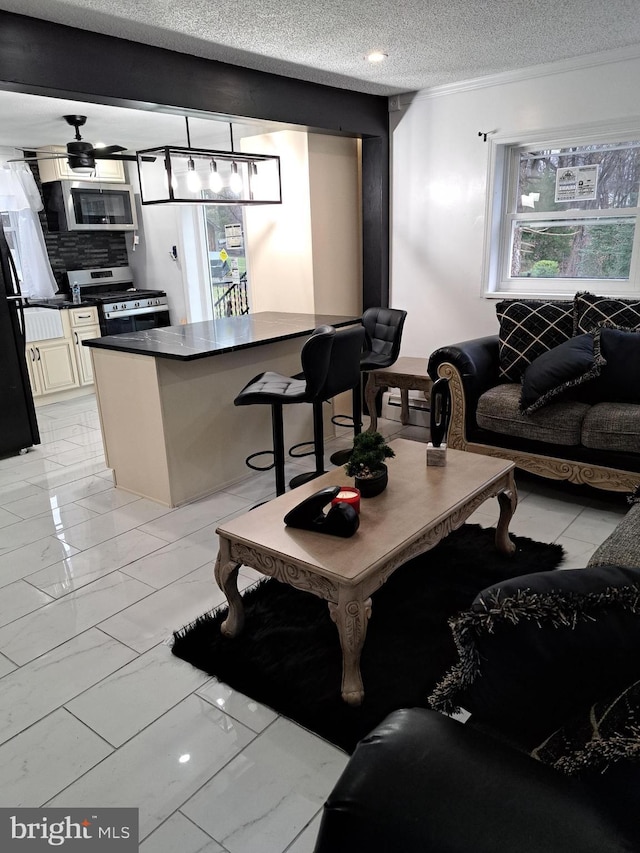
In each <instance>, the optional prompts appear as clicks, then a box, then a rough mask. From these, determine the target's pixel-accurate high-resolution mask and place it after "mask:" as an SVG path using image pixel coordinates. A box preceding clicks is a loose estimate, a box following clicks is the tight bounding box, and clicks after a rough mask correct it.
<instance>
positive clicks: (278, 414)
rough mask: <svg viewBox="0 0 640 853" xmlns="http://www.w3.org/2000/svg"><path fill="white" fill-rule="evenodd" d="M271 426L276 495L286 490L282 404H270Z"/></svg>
mask: <svg viewBox="0 0 640 853" xmlns="http://www.w3.org/2000/svg"><path fill="white" fill-rule="evenodd" d="M271 426H272V431H273V463H274V466H275V469H276V495H283V494H284V493H285V491H286V486H285V481H284V424H283V419H282V406H281V405H280V404H279V403H272V405H271Z"/></svg>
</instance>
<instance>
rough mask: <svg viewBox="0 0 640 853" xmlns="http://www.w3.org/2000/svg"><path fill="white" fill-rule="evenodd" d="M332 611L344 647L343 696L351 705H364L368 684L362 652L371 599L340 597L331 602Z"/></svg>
mask: <svg viewBox="0 0 640 853" xmlns="http://www.w3.org/2000/svg"><path fill="white" fill-rule="evenodd" d="M329 613H330V614H331V618H332V619H333V621H334V622H335V623H336V626H337V628H338V636H339V637H340V646H341V648H342V698H343V699H344V701H345V702H346V703H347V704H348V705H361V704H362V700H363V699H364V686H363V684H362V675H361V673H360V654H361V652H362V647H363V646H364V638H365V637H366V635H367V623H368V621H369V618H370V617H371V599H370V598H367V599H365V600H364V601H361V600H358V599H350V600H349V601H346V600H345V599H342V598H340V599H339V601H338V603H337V604H335V603H334V602H332V601H330V602H329Z"/></svg>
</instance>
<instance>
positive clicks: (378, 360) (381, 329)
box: [331, 308, 407, 465]
mask: <svg viewBox="0 0 640 853" xmlns="http://www.w3.org/2000/svg"><path fill="white" fill-rule="evenodd" d="M406 317H407V312H406V311H403V310H402V309H400V308H367V310H366V311H365V312H364V314H363V315H362V325H363V326H364V329H365V343H364V351H363V353H362V355H361V357H360V370H361V372H362V373H366V372H367V371H369V370H376V369H377V368H379V367H391V365H392V364H394V363H395V362H396V361H397V360H398V356H399V355H400V344H401V342H402V330H403V328H404V321H405V319H406ZM362 385H363V383H362V382H361V379H360V378H359V379H358V384H357V386H355V387H354V389H353V402H352V411H353V417H352V418H351V417H349V415H335V417H334V418H332V422H333V423H334V424H336V426H351V425H353V434H354V436H356V435H358V434H359V433H360V431H361V429H362ZM350 455H351V451H350V450H338V451H336V452H335V453H334V454H333V455H332V456H331V462H332V463H333V464H334V465H344V463H345V462H347V460H348V459H349V456H350Z"/></svg>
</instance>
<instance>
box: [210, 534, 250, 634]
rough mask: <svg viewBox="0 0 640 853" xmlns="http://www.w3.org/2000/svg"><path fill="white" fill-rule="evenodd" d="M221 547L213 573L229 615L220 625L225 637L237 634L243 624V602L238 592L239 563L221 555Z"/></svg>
mask: <svg viewBox="0 0 640 853" xmlns="http://www.w3.org/2000/svg"><path fill="white" fill-rule="evenodd" d="M222 551H223V548H222V547H221V548H220V551H219V552H218V557H217V559H216V566H215V569H214V574H215V576H216V582H217V584H218V586H219V587H220V589H221V590H222V591H223V592H224V594H225V595H226V597H227V603H228V605H229V615H228V616H227V618H226V619H225V620H224V622H223V623H222V625H221V626H220V631H221V632H222V633H223V634H224V636H225V637H235V636H237V635H238V634H239V633H240V631H242V628H243V626H244V604H243V603H242V596H241V595H240V593H239V592H238V569H239V568H240V566H241V565H242V564H241V563H235V562H233V561H232V560H229V559H227V560H225V561H224V562H223V557H222Z"/></svg>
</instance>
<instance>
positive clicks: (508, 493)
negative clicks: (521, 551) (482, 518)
mask: <svg viewBox="0 0 640 853" xmlns="http://www.w3.org/2000/svg"><path fill="white" fill-rule="evenodd" d="M498 503H499V504H500V518H499V520H498V526H497V527H496V548H497V549H498V551H501V552H502V553H503V554H507V556H510V555H511V554H513V553H514V552H515V550H516V546H515V545H514V543H513V542H512V541H511V537H510V536H509V522H510V521H511V519H512V517H513V513H514V512H515V511H516V507H517V505H518V493H517V491H516V487H515V483H514V484H512V487H511V488H510V489H505V491H504V492H498Z"/></svg>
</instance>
